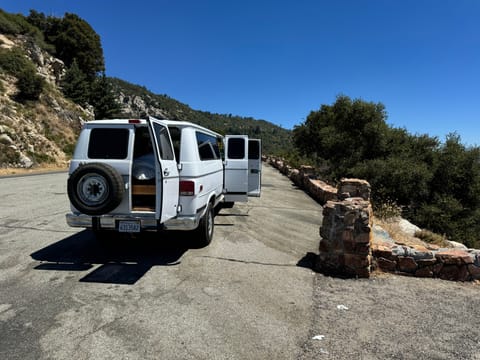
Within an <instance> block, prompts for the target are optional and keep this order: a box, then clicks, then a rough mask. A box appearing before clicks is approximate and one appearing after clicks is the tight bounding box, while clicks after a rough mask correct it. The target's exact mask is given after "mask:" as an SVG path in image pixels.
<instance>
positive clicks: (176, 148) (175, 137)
mask: <svg viewBox="0 0 480 360" xmlns="http://www.w3.org/2000/svg"><path fill="white" fill-rule="evenodd" d="M168 131H170V137H171V138H172V144H173V152H174V153H175V159H177V162H180V143H181V141H182V131H181V130H180V129H179V128H177V127H173V126H172V127H169V128H168Z"/></svg>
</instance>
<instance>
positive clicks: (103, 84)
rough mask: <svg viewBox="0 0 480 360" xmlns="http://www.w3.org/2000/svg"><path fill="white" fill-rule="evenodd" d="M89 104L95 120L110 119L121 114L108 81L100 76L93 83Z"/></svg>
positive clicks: (103, 75) (103, 76)
mask: <svg viewBox="0 0 480 360" xmlns="http://www.w3.org/2000/svg"><path fill="white" fill-rule="evenodd" d="M90 104H91V105H93V108H94V110H95V118H96V119H111V118H115V117H118V116H119V114H120V113H121V107H120V104H119V103H118V102H117V100H116V98H115V94H114V91H113V86H112V83H111V82H110V80H109V79H108V78H107V77H106V76H105V74H102V76H99V77H98V78H97V79H96V80H95V81H94V83H93V87H92V92H91V95H90Z"/></svg>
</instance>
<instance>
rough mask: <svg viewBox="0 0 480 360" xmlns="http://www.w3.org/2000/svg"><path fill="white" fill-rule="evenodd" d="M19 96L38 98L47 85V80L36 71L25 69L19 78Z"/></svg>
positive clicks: (25, 98) (23, 98)
mask: <svg viewBox="0 0 480 360" xmlns="http://www.w3.org/2000/svg"><path fill="white" fill-rule="evenodd" d="M17 86H18V90H19V93H18V97H19V98H20V99H21V100H38V98H39V97H40V94H41V93H42V91H43V87H44V86H45V80H44V79H43V78H42V77H41V76H39V75H37V74H36V73H35V72H33V71H30V70H25V71H23V72H21V73H20V74H19V76H18V79H17Z"/></svg>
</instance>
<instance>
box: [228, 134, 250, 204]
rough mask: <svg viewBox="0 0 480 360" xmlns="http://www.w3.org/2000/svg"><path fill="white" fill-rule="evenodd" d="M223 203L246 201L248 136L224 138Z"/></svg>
mask: <svg viewBox="0 0 480 360" xmlns="http://www.w3.org/2000/svg"><path fill="white" fill-rule="evenodd" d="M224 141H225V181H224V192H225V201H228V202H231V201H233V202H235V201H243V202H246V201H248V136H247V135H227V136H225V139H224Z"/></svg>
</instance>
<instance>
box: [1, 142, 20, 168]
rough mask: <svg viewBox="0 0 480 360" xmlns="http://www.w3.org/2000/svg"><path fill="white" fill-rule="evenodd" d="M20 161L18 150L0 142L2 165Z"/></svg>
mask: <svg viewBox="0 0 480 360" xmlns="http://www.w3.org/2000/svg"><path fill="white" fill-rule="evenodd" d="M19 161H20V155H19V153H18V152H17V151H15V150H14V149H12V148H11V147H9V146H8V145H5V144H0V165H6V164H14V163H17V162H19Z"/></svg>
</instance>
